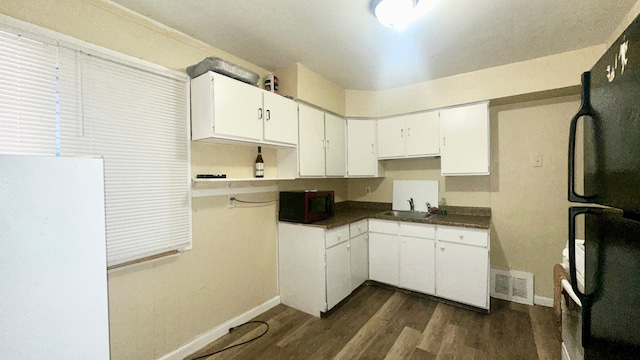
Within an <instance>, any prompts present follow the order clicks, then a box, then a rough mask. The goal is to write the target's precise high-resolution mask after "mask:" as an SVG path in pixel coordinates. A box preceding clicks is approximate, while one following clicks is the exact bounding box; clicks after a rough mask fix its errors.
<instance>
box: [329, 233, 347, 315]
mask: <svg viewBox="0 0 640 360" xmlns="http://www.w3.org/2000/svg"><path fill="white" fill-rule="evenodd" d="M326 254H327V306H328V309H331V308H332V307H334V306H336V305H337V304H338V303H339V302H340V301H341V300H342V299H344V298H346V297H347V296H349V294H351V255H350V252H349V241H345V242H343V243H340V244H338V245H336V246H334V247H332V248H329V249H327V253H326Z"/></svg>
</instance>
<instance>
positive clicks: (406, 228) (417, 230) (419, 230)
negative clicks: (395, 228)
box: [400, 222, 436, 239]
mask: <svg viewBox="0 0 640 360" xmlns="http://www.w3.org/2000/svg"><path fill="white" fill-rule="evenodd" d="M400 235H402V236H411V237H418V238H425V239H435V238H436V226H435V225H428V224H416V223H408V222H401V223H400Z"/></svg>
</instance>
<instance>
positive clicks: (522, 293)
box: [491, 269, 533, 305]
mask: <svg viewBox="0 0 640 360" xmlns="http://www.w3.org/2000/svg"><path fill="white" fill-rule="evenodd" d="M491 296H492V297H495V298H498V299H503V300H508V301H513V302H517V303H521V304H527V305H533V274H532V273H528V272H523V271H515V270H511V271H506V270H498V269H491Z"/></svg>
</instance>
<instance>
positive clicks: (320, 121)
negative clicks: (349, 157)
mask: <svg viewBox="0 0 640 360" xmlns="http://www.w3.org/2000/svg"><path fill="white" fill-rule="evenodd" d="M298 112H299V115H298V126H299V128H298V133H299V141H300V142H299V144H298V161H299V170H300V176H324V113H323V112H322V111H320V110H316V109H314V108H311V107H309V106H306V105H302V104H300V105H299V109H298Z"/></svg>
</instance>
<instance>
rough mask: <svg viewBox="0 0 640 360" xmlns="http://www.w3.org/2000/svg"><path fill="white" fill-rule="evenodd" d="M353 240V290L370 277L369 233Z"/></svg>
mask: <svg viewBox="0 0 640 360" xmlns="http://www.w3.org/2000/svg"><path fill="white" fill-rule="evenodd" d="M350 241H351V291H353V290H355V289H356V288H357V287H358V286H360V285H362V284H363V283H364V282H365V281H367V279H368V278H369V234H366V233H365V234H361V235H358V236H356V237H354V238H353V239H351V240H350Z"/></svg>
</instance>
